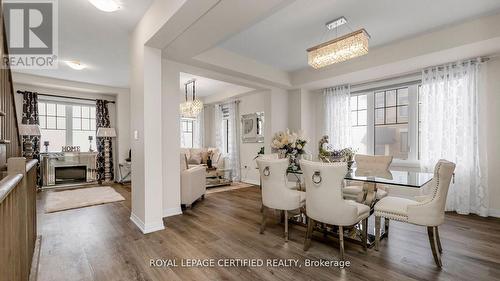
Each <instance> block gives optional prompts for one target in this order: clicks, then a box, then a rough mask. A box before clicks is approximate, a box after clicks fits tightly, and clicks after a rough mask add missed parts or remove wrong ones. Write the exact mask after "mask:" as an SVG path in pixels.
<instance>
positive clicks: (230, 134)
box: [214, 101, 241, 181]
mask: <svg viewBox="0 0 500 281" xmlns="http://www.w3.org/2000/svg"><path fill="white" fill-rule="evenodd" d="M238 107H239V106H238V102H237V101H231V102H228V103H225V104H216V105H215V116H214V120H215V122H214V123H215V146H216V147H217V148H218V149H219V151H222V153H223V154H226V155H227V157H228V162H229V163H228V164H229V166H228V167H226V168H229V169H231V173H232V180H233V181H239V180H240V179H241V170H240V133H239V122H238V120H239V108H238ZM224 122H227V126H226V125H225V124H224ZM226 129H227V132H224V130H226ZM226 135H227V140H226V139H225V138H224V137H225V136H226ZM226 149H227V152H226Z"/></svg>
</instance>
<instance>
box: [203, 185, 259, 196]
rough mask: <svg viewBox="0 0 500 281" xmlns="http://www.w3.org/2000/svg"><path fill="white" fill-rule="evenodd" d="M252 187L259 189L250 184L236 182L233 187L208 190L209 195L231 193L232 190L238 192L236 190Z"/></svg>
mask: <svg viewBox="0 0 500 281" xmlns="http://www.w3.org/2000/svg"><path fill="white" fill-rule="evenodd" d="M252 186H253V187H257V186H256V185H253V184H249V183H244V182H234V183H233V184H232V185H227V186H219V187H211V188H207V194H210V193H217V192H225V191H231V190H236V189H240V188H247V187H252Z"/></svg>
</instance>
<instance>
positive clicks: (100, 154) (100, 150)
mask: <svg viewBox="0 0 500 281" xmlns="http://www.w3.org/2000/svg"><path fill="white" fill-rule="evenodd" d="M95 114H96V117H95V118H96V119H95V121H96V130H97V129H98V128H109V127H110V122H109V110H108V101H105V100H97V101H96V110H95ZM108 139H109V150H110V152H109V158H110V163H109V167H110V172H111V179H114V169H113V147H112V142H111V138H108ZM105 140H106V138H96V143H97V180H98V181H102V180H104V178H105V173H104V163H105V159H104V141H105Z"/></svg>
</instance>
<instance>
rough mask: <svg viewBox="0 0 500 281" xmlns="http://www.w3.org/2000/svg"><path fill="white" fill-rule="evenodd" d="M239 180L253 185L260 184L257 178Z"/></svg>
mask: <svg viewBox="0 0 500 281" xmlns="http://www.w3.org/2000/svg"><path fill="white" fill-rule="evenodd" d="M241 182H243V183H249V184H253V185H260V182H259V181H258V180H253V179H241Z"/></svg>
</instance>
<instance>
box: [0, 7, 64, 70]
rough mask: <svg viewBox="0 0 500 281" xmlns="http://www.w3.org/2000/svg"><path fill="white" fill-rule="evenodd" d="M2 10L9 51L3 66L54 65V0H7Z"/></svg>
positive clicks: (55, 28)
mask: <svg viewBox="0 0 500 281" xmlns="http://www.w3.org/2000/svg"><path fill="white" fill-rule="evenodd" d="M3 13H4V22H5V31H6V38H7V46H8V49H9V55H8V56H6V55H4V57H3V58H2V59H3V63H2V66H3V67H7V66H10V68H12V69H53V68H57V0H38V1H32V0H31V1H30V0H24V1H23V0H10V1H6V2H5V4H4V9H3Z"/></svg>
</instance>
